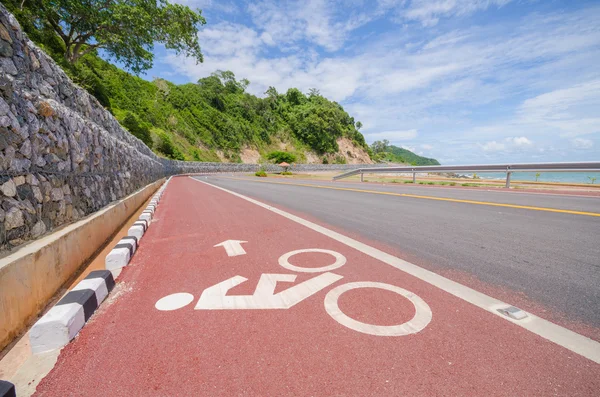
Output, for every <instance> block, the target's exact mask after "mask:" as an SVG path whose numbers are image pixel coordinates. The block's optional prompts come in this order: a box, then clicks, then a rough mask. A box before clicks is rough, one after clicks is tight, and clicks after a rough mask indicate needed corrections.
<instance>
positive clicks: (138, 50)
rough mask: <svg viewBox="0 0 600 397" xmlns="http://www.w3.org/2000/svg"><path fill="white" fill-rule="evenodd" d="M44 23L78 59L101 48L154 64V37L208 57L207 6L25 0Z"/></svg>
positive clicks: (136, 68)
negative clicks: (203, 34)
mask: <svg viewBox="0 0 600 397" xmlns="http://www.w3.org/2000/svg"><path fill="white" fill-rule="evenodd" d="M23 4H24V5H28V10H29V11H30V14H29V17H30V18H32V19H33V21H34V24H36V26H37V27H38V28H39V29H44V28H48V27H49V28H50V29H52V30H53V31H54V32H55V33H56V34H57V36H58V37H59V38H60V40H61V41H62V44H63V51H64V54H63V55H64V57H65V59H66V60H67V61H68V62H69V63H75V62H77V61H78V60H79V59H81V57H83V56H85V55H86V54H88V53H90V52H93V51H95V50H98V49H102V50H104V52H105V53H106V54H107V55H108V56H109V57H111V58H113V59H114V60H116V61H117V62H119V63H121V64H123V65H124V66H125V68H127V69H129V70H131V71H133V72H135V73H139V72H141V71H144V70H147V69H150V68H151V67H152V61H153V54H152V50H153V48H154V43H161V44H163V45H164V46H165V47H166V48H167V49H172V50H175V51H176V53H178V54H183V55H186V56H191V57H193V58H195V59H196V61H197V62H202V61H203V56H202V52H201V50H200V44H199V43H198V35H197V34H198V29H199V27H200V26H201V25H204V24H205V23H206V21H205V19H204V18H203V17H202V14H201V11H200V10H198V11H193V10H191V9H190V8H189V7H187V6H184V5H181V4H171V3H169V2H168V1H167V0H24V2H23Z"/></svg>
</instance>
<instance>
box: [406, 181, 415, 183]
mask: <svg viewBox="0 0 600 397" xmlns="http://www.w3.org/2000/svg"><path fill="white" fill-rule="evenodd" d="M404 183H414V182H413V181H404Z"/></svg>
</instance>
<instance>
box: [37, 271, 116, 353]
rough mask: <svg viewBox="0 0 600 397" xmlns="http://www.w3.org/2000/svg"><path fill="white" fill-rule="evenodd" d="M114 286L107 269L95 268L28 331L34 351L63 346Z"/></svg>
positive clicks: (41, 351) (39, 351)
mask: <svg viewBox="0 0 600 397" xmlns="http://www.w3.org/2000/svg"><path fill="white" fill-rule="evenodd" d="M114 286H115V280H114V278H113V275H112V273H111V272H110V271H108V270H95V271H93V272H90V274H88V275H87V277H86V278H84V279H83V280H81V281H80V282H79V283H77V285H76V286H75V287H74V288H73V289H72V290H71V291H69V292H68V293H67V294H66V295H65V296H64V297H63V298H62V299H61V300H60V301H58V303H57V304H56V305H55V306H54V307H53V308H52V309H50V310H49V311H48V313H46V314H44V316H43V317H42V318H40V319H39V320H38V321H37V322H36V323H35V324H34V325H33V327H32V328H31V331H29V342H30V344H31V351H32V352H33V353H34V354H37V353H43V352H46V351H50V350H54V349H58V348H61V347H63V346H65V345H66V344H67V343H69V341H70V340H71V339H73V338H74V337H75V335H77V333H78V332H79V330H81V328H83V326H84V325H85V322H86V321H87V320H88V319H89V318H90V317H91V316H92V314H93V313H94V311H95V310H96V309H97V308H98V306H100V303H102V301H103V300H104V299H105V298H106V297H107V296H108V293H109V292H110V291H111V290H112V289H113V287H114Z"/></svg>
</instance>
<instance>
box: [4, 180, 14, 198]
mask: <svg viewBox="0 0 600 397" xmlns="http://www.w3.org/2000/svg"><path fill="white" fill-rule="evenodd" d="M0 190H2V194H4V195H5V196H6V197H15V195H16V194H17V185H16V184H15V182H14V181H13V180H12V179H9V180H8V181H7V182H5V183H4V184H3V185H2V186H1V187H0Z"/></svg>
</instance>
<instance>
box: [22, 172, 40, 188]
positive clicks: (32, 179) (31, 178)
mask: <svg viewBox="0 0 600 397" xmlns="http://www.w3.org/2000/svg"><path fill="white" fill-rule="evenodd" d="M25 180H26V181H27V183H28V184H30V185H31V186H37V185H39V184H40V182H39V181H38V179H37V178H36V177H35V175H33V174H28V175H27V176H26V177H25Z"/></svg>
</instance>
